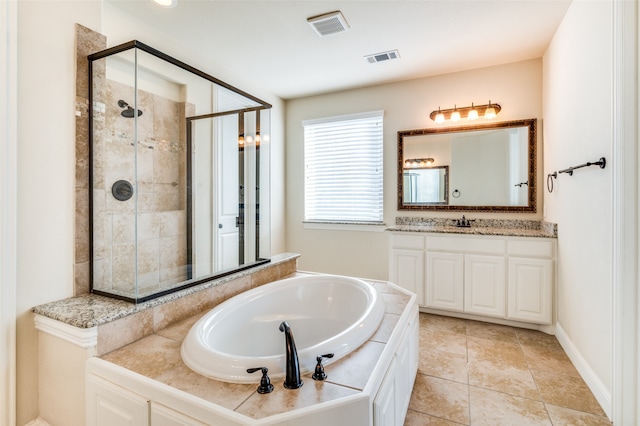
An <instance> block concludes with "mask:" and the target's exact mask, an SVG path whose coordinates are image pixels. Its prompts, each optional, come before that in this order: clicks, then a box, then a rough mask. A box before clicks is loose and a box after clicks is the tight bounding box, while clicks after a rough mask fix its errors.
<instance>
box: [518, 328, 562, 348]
mask: <svg viewBox="0 0 640 426" xmlns="http://www.w3.org/2000/svg"><path fill="white" fill-rule="evenodd" d="M515 331H516V335H517V336H518V341H519V342H520V344H521V345H522V346H523V347H536V348H544V349H550V350H556V351H562V346H560V343H559V342H558V339H556V336H553V335H551V334H547V333H543V332H541V331H536V330H526V329H523V328H516V329H515Z"/></svg>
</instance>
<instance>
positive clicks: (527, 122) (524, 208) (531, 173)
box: [397, 118, 537, 213]
mask: <svg viewBox="0 0 640 426" xmlns="http://www.w3.org/2000/svg"><path fill="white" fill-rule="evenodd" d="M515 127H527V128H528V150H527V159H526V163H527V165H528V173H527V176H528V181H527V188H528V191H527V204H526V205H450V204H447V205H443V204H436V203H434V204H428V203H425V204H406V203H404V200H403V191H404V188H403V181H404V178H403V176H404V161H405V158H404V155H403V153H404V143H405V138H407V137H411V136H425V135H441V134H447V133H461V132H470V131H478V130H494V129H508V128H515ZM449 166H450V172H451V169H452V167H451V166H452V165H449ZM536 168H537V119H535V118H533V119H524V120H513V121H504V122H498V123H490V124H477V125H470V126H459V127H445V128H430V129H417V130H402V131H399V132H398V174H397V179H398V185H397V200H398V210H423V211H434V210H436V211H482V212H507V213H534V212H535V211H536V191H537V181H536V178H537V177H536ZM454 189H455V188H453V187H452V185H449V190H450V191H451V190H454ZM449 200H451V194H449Z"/></svg>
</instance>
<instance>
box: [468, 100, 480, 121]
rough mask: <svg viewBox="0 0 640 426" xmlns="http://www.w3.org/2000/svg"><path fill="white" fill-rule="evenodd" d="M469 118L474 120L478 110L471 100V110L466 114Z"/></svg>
mask: <svg viewBox="0 0 640 426" xmlns="http://www.w3.org/2000/svg"><path fill="white" fill-rule="evenodd" d="M467 118H468V119H469V120H475V119H476V118H478V110H477V109H476V107H474V106H473V102H471V111H469V115H467Z"/></svg>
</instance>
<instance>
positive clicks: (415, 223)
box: [386, 218, 558, 238]
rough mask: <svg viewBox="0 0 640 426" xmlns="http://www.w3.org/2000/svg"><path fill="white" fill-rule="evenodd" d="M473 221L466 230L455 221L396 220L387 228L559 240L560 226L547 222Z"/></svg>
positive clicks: (392, 229) (394, 230) (397, 230)
mask: <svg viewBox="0 0 640 426" xmlns="http://www.w3.org/2000/svg"><path fill="white" fill-rule="evenodd" d="M471 220H472V224H471V227H469V228H464V227H458V226H455V225H453V222H454V221H455V219H440V218H438V219H430V218H428V219H425V218H396V224H395V225H394V226H390V227H387V228H386V231H391V232H426V233H442V234H466V235H497V236H511V237H536V238H558V226H557V225H556V224H555V223H550V222H546V221H539V220H495V219H476V220H473V219H471Z"/></svg>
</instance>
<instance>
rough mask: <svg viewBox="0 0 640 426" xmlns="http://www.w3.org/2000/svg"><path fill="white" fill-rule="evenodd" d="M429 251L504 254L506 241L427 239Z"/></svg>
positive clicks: (452, 238) (457, 238)
mask: <svg viewBox="0 0 640 426" xmlns="http://www.w3.org/2000/svg"><path fill="white" fill-rule="evenodd" d="M427 251H446V252H457V253H462V252H464V253H478V254H504V253H505V251H506V241H505V240H497V239H496V240H494V239H492V238H460V237H427Z"/></svg>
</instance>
